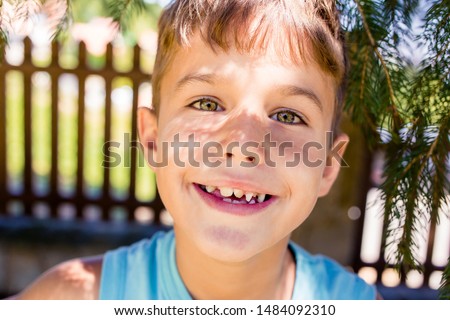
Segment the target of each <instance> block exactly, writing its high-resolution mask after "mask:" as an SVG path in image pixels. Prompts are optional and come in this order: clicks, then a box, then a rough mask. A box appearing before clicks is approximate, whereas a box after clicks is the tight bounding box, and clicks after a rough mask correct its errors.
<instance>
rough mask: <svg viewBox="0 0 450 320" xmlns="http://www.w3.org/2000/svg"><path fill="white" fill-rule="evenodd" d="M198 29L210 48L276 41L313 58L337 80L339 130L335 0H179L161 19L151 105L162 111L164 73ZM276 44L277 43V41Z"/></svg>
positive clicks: (244, 48)
mask: <svg viewBox="0 0 450 320" xmlns="http://www.w3.org/2000/svg"><path fill="white" fill-rule="evenodd" d="M195 32H199V33H200V35H201V37H202V39H203V40H204V41H205V43H206V44H208V45H210V46H211V48H213V49H216V48H218V47H219V48H221V49H222V50H224V51H227V50H228V49H229V48H230V47H234V48H236V49H237V50H238V51H240V52H245V53H250V52H258V51H264V50H267V48H268V47H269V46H270V45H272V47H273V48H275V50H277V53H279V54H280V55H281V56H284V57H288V58H289V59H290V61H292V62H293V63H295V64H299V63H301V62H304V61H306V60H312V61H314V62H315V63H316V64H317V65H318V66H319V67H320V69H321V70H322V71H323V72H324V73H325V74H328V75H331V76H332V77H333V78H334V79H335V80H336V85H337V86H336V88H337V90H336V102H335V108H334V117H333V118H334V121H333V128H332V129H333V131H336V130H337V126H338V122H339V118H340V114H341V109H342V104H343V98H344V94H345V78H346V73H347V57H346V53H345V48H344V46H345V45H344V36H343V32H342V31H341V26H340V23H339V15H338V12H337V9H336V4H335V1H333V0H175V1H172V2H171V4H170V5H169V6H168V7H167V8H166V9H165V10H164V11H163V13H162V15H161V17H160V20H159V35H158V50H157V54H156V60H155V67H154V70H153V75H152V87H153V101H152V104H153V108H155V110H156V112H158V109H159V104H160V88H161V79H162V77H163V76H164V74H165V73H166V72H167V70H168V68H169V66H170V63H171V62H172V61H173V58H174V56H175V54H176V52H177V51H178V50H179V49H180V48H185V47H188V46H189V43H190V39H191V37H192V35H193V34H194V33H195ZM275 44H276V45H275Z"/></svg>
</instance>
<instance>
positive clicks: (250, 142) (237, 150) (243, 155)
mask: <svg viewBox="0 0 450 320" xmlns="http://www.w3.org/2000/svg"><path fill="white" fill-rule="evenodd" d="M220 131H221V136H222V137H223V139H222V141H221V145H222V146H223V148H224V149H223V150H224V157H225V158H226V161H227V164H230V165H231V164H233V163H236V164H240V165H241V166H244V167H251V166H257V165H258V164H259V163H262V161H263V160H264V150H263V147H262V142H263V139H264V135H265V134H266V132H267V130H266V128H265V126H264V124H263V121H262V119H260V118H258V116H257V115H253V114H250V113H241V114H239V115H236V116H233V117H230V118H229V119H227V121H226V123H224V125H223V127H222V128H221V130H220Z"/></svg>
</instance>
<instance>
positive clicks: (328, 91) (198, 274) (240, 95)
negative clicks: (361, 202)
mask: <svg viewBox="0 0 450 320" xmlns="http://www.w3.org/2000/svg"><path fill="white" fill-rule="evenodd" d="M159 27H160V30H159V40H158V53H157V57H156V63H155V69H154V74H153V79H152V85H153V92H154V96H153V101H152V102H153V108H152V109H147V108H141V109H140V110H139V119H138V126H139V136H140V139H141V142H142V143H143V145H144V150H145V155H146V157H147V159H148V162H149V163H150V165H151V166H152V167H153V169H154V171H155V174H156V177H157V184H158V190H159V192H160V195H161V198H162V200H163V202H164V204H165V206H166V208H167V210H168V211H169V212H170V213H171V215H172V217H173V220H174V230H173V231H172V232H169V233H167V234H162V233H159V234H157V235H155V236H154V237H153V238H152V239H150V240H143V241H141V242H139V243H137V244H134V245H132V246H130V247H127V248H120V249H118V250H115V251H111V252H108V253H107V254H105V255H104V256H101V257H94V258H89V259H80V260H73V261H69V262H66V263H63V264H61V265H59V266H57V267H55V268H54V269H52V270H50V271H49V272H47V273H46V274H44V275H43V276H42V277H41V278H40V279H38V280H37V281H36V282H35V283H34V284H32V285H31V286H30V287H29V288H27V289H26V290H24V291H23V292H22V293H20V294H19V295H18V296H17V298H22V299H33V298H48V299H58V298H63V299H64V298H68V299H97V298H101V299H191V298H195V299H373V298H375V295H376V293H375V289H374V288H373V287H372V286H369V285H367V284H365V283H364V282H363V281H362V280H361V279H359V278H358V277H356V276H355V275H353V274H351V273H348V272H347V271H345V270H344V269H343V268H342V267H341V266H339V265H337V264H336V263H335V262H333V261H331V260H329V259H327V258H324V257H320V256H319V257H316V256H311V255H310V254H308V253H306V252H305V251H304V250H303V249H301V248H300V247H298V246H297V245H295V244H293V243H290V242H289V237H290V234H291V232H292V231H293V230H294V229H295V228H296V227H298V226H299V225H300V224H301V223H302V222H303V221H304V220H305V219H306V218H307V217H308V215H309V214H310V212H311V210H312V209H313V207H314V205H315V202H316V200H317V198H318V197H321V196H324V195H326V194H327V193H328V190H329V189H330V188H331V186H332V184H333V182H334V180H335V178H336V176H337V174H338V172H339V162H338V160H337V158H339V157H341V156H342V154H343V152H344V149H345V146H344V147H342V145H345V143H346V142H347V140H348V138H347V136H346V135H344V134H339V133H338V132H337V123H338V119H339V113H340V108H341V104H342V97H343V91H344V77H345V73H346V58H345V53H344V49H343V47H344V45H343V36H342V34H341V30H340V26H339V20H338V15H337V12H336V7H335V3H334V1H331V0H316V1H310V0H308V1H306V0H305V1H302V0H295V1H294V0H293V1H288V0H273V1H269V0H265V1H261V0H226V1H224V0H179V1H174V2H173V3H172V4H171V5H170V6H169V7H168V8H167V9H166V10H165V11H164V13H163V14H162V17H161V19H160V23H159ZM330 131H332V132H334V139H333V140H332V141H328V139H327V137H328V136H329V135H327V132H330ZM331 151H332V152H331Z"/></svg>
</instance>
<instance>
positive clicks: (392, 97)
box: [354, 0, 403, 129]
mask: <svg viewBox="0 0 450 320" xmlns="http://www.w3.org/2000/svg"><path fill="white" fill-rule="evenodd" d="M354 1H355V4H356V6H357V8H358V11H359V13H360V15H361V18H362V22H363V25H364V29H365V31H366V34H367V37H368V38H369V42H370V45H371V46H372V49H373V51H374V52H375V54H376V56H377V57H378V60H379V61H380V63H381V65H382V68H383V71H384V74H385V77H386V81H387V87H388V90H389V95H390V100H391V105H390V107H389V109H388V111H389V112H392V115H393V119H394V128H395V129H399V128H400V127H401V126H402V123H403V121H402V119H401V117H400V115H399V112H398V110H397V106H396V103H395V101H396V99H395V94H394V88H393V86H392V80H391V76H390V72H389V69H388V67H387V65H386V61H385V60H384V58H383V56H382V55H381V53H380V51H379V49H378V45H377V43H376V41H375V39H374V37H373V35H372V32H371V30H370V27H369V24H368V23H367V17H366V15H365V12H364V10H363V7H362V6H361V3H360V1H359V0H354Z"/></svg>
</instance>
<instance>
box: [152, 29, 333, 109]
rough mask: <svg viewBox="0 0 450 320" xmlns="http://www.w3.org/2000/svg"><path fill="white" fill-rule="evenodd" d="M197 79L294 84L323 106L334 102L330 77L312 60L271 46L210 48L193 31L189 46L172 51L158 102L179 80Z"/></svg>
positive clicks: (229, 83) (268, 85) (223, 82)
mask: <svg viewBox="0 0 450 320" xmlns="http://www.w3.org/2000/svg"><path fill="white" fill-rule="evenodd" d="M199 75H200V76H201V77H198V76H199ZM199 79H200V80H203V81H200V82H203V83H205V84H210V85H226V86H229V87H232V86H233V85H237V84H239V85H242V86H245V87H246V88H250V86H251V87H252V88H256V86H257V85H258V88H261V89H265V88H267V89H270V88H273V87H274V86H278V85H282V84H286V85H298V86H301V87H302V88H306V89H307V90H310V91H312V92H314V93H316V95H317V96H318V97H319V99H320V100H321V101H322V104H324V105H334V94H335V92H336V91H335V90H336V83H335V81H334V78H333V77H332V76H330V75H329V74H326V73H325V72H323V71H322V69H321V68H320V67H319V66H318V65H317V63H315V62H314V61H313V60H312V59H308V58H305V59H303V60H300V61H292V60H291V59H290V56H289V55H284V54H281V53H280V51H278V50H276V48H275V46H273V47H268V48H265V50H262V49H260V48H258V49H257V50H254V51H248V52H245V51H243V50H239V49H237V48H236V47H234V46H230V47H229V48H228V49H227V50H224V49H222V48H219V47H211V46H210V45H209V44H207V43H206V42H205V41H204V40H203V39H202V37H201V36H200V35H198V34H196V35H194V36H193V37H192V39H191V41H190V45H189V46H187V47H184V48H181V47H180V48H179V49H178V50H177V51H176V53H175V55H174V57H173V59H172V61H171V64H170V65H169V68H168V69H167V71H166V73H165V75H164V77H163V79H162V82H161V102H163V100H164V98H165V97H167V96H170V95H173V94H176V93H177V91H178V89H179V85H180V82H182V84H183V86H185V85H189V84H192V82H195V80H199ZM255 79H256V80H257V81H256V82H255ZM186 80H189V81H186ZM192 80H194V81H192Z"/></svg>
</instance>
